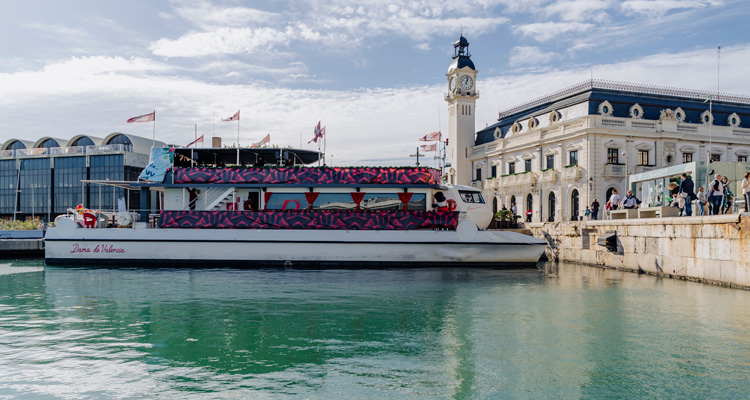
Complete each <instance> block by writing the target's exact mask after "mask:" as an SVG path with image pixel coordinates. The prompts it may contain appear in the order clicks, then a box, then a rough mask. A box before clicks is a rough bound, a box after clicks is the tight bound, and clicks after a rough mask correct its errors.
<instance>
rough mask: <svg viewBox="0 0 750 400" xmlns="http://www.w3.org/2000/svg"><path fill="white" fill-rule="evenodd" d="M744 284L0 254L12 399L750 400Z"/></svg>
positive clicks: (1, 323)
mask: <svg viewBox="0 0 750 400" xmlns="http://www.w3.org/2000/svg"><path fill="white" fill-rule="evenodd" d="M749 308H750V292H747V291H741V290H732V289H725V288H720V287H715V286H708V285H702V284H696V283H690V282H683V281H676V280H670V279H658V278H655V277H651V276H645V275H640V276H639V275H635V274H630V273H621V272H617V271H612V270H602V269H596V268H589V267H581V266H576V265H566V264H560V265H548V266H546V267H545V266H543V267H542V268H541V269H540V270H511V271H506V270H503V271H492V270H440V269H433V270H429V269H428V270H413V269H403V270H398V269H395V270H385V271H374V270H334V271H284V270H250V271H245V270H210V269H205V270H167V269H165V270H158V269H66V268H58V267H42V263H41V262H40V261H14V262H10V263H5V264H2V265H0V399H6V398H7V399H17V398H18V399H138V398H148V399H151V398H159V399H192V398H197V399H216V398H219V399H221V398H233V399H234V398H243V399H244V398H287V397H295V398H321V399H361V398H372V399H388V398H392V399H402V398H502V399H514V398H519V399H521V398H529V399H540V398H555V399H558V398H564V399H573V398H586V399H606V398H612V399H633V398H711V399H719V398H727V399H733V398H747V397H748V396H750V394H749V393H750V382H748V377H750V323H749V322H750V317H749V315H750V312H749V311H750V309H749Z"/></svg>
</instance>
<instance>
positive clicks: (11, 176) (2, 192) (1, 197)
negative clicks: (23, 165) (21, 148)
mask: <svg viewBox="0 0 750 400" xmlns="http://www.w3.org/2000/svg"><path fill="white" fill-rule="evenodd" d="M17 185H18V170H17V169H16V160H2V161H0V214H13V212H15V209H16V204H18V203H17V200H18V199H17V198H16V196H18V192H17V191H16V188H17Z"/></svg>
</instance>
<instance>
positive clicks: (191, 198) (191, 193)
mask: <svg viewBox="0 0 750 400" xmlns="http://www.w3.org/2000/svg"><path fill="white" fill-rule="evenodd" d="M187 192H188V206H189V207H190V211H193V210H195V202H196V200H198V194H200V190H198V189H196V188H188V190H187Z"/></svg>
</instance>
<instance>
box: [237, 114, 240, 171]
mask: <svg viewBox="0 0 750 400" xmlns="http://www.w3.org/2000/svg"><path fill="white" fill-rule="evenodd" d="M239 165H240V112H239V111H237V166H239Z"/></svg>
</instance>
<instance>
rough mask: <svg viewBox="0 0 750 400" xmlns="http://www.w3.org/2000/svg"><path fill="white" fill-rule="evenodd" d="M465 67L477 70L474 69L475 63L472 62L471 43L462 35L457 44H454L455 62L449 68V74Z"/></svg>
mask: <svg viewBox="0 0 750 400" xmlns="http://www.w3.org/2000/svg"><path fill="white" fill-rule="evenodd" d="M463 67H469V68H471V69H472V70H476V68H474V63H473V62H472V61H471V54H470V53H469V41H468V40H466V38H465V37H464V36H463V35H461V36H459V38H458V39H456V42H455V43H453V62H452V63H451V65H450V67H448V72H451V71H453V70H454V69H461V68H463Z"/></svg>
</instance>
